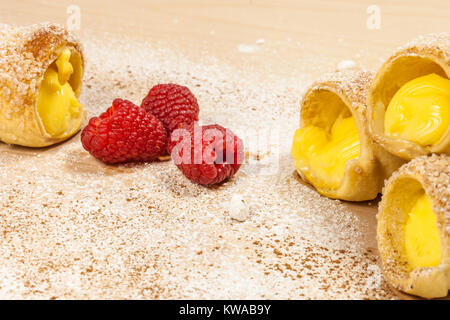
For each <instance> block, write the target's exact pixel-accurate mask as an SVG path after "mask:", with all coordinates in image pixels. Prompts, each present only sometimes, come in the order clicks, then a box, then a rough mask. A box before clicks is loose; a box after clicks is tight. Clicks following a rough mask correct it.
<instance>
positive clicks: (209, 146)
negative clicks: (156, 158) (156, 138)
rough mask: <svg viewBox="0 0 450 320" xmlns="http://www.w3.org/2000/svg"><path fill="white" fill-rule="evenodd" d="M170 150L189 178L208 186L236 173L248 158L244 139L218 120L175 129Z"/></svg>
mask: <svg viewBox="0 0 450 320" xmlns="http://www.w3.org/2000/svg"><path fill="white" fill-rule="evenodd" d="M168 150H169V152H170V153H171V155H172V159H173V161H174V163H175V164H176V165H177V167H178V168H179V169H180V170H181V171H182V172H183V173H184V175H185V176H186V177H187V178H188V179H190V180H192V181H193V182H196V183H199V184H202V185H207V186H209V185H213V184H216V183H220V182H222V181H224V180H225V179H227V178H230V177H232V176H233V175H234V174H235V173H236V172H237V171H238V170H239V168H240V166H241V164H242V162H243V160H244V143H243V142H242V140H241V139H239V138H238V137H237V136H236V135H235V134H234V133H233V132H231V130H228V129H225V128H224V127H222V126H219V125H217V124H215V125H209V126H198V125H197V124H194V125H191V126H186V127H183V128H180V129H177V130H175V131H174V132H173V133H172V135H171V136H170V138H169V143H168Z"/></svg>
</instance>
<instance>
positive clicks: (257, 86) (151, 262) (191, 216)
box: [0, 36, 394, 299]
mask: <svg viewBox="0 0 450 320" xmlns="http://www.w3.org/2000/svg"><path fill="white" fill-rule="evenodd" d="M82 40H83V42H84V44H85V49H86V57H87V64H86V66H87V70H86V74H85V78H84V88H83V89H84V90H83V95H82V98H81V100H82V103H83V104H84V105H85V106H86V107H87V110H88V114H89V116H93V115H97V114H99V113H100V112H102V111H104V110H105V109H106V108H107V107H109V106H110V104H111V101H112V100H113V99H114V98H116V97H121V98H125V99H129V100H131V101H133V102H135V103H137V104H139V103H140V102H141V100H142V98H143V97H144V96H145V94H146V93H147V92H148V90H149V89H150V88H151V87H152V86H153V85H155V84H157V83H168V82H175V83H179V84H183V85H187V86H188V87H189V88H191V90H192V91H193V92H194V94H195V95H196V96H197V98H198V101H199V104H200V109H201V112H200V118H201V119H202V121H203V122H204V123H213V122H218V123H220V124H221V125H224V126H226V127H229V128H230V129H232V130H233V131H234V132H236V133H237V134H238V135H242V136H244V135H246V132H247V130H248V129H249V128H250V129H253V130H263V129H267V128H272V130H273V132H274V134H277V135H278V141H279V146H278V147H279V148H278V150H279V151H280V154H279V159H278V158H277V157H275V159H277V162H276V163H275V164H274V163H271V164H272V165H276V170H274V171H273V172H271V171H270V170H271V168H273V166H272V165H268V166H266V167H264V166H261V167H262V168H264V169H261V170H254V169H253V168H254V166H257V165H258V163H260V162H263V160H264V159H265V158H261V157H264V156H265V154H266V153H264V150H262V151H261V154H256V155H255V154H253V155H251V157H252V159H256V160H254V162H255V164H253V165H250V164H244V165H243V167H242V169H241V170H240V171H239V172H238V173H237V175H236V176H235V177H234V178H233V179H231V180H230V181H228V182H226V183H225V184H223V185H221V186H218V187H214V188H209V189H208V188H204V187H201V186H198V185H195V184H192V183H191V182H189V181H188V180H187V179H186V178H185V177H184V176H183V175H182V174H181V173H180V172H179V170H178V169H177V168H176V167H175V166H174V165H173V164H171V162H170V161H167V162H156V163H150V164H129V165H122V166H106V165H103V164H101V163H100V162H98V161H96V160H95V159H93V158H92V157H91V156H90V155H89V154H88V153H87V152H86V151H85V150H84V149H83V148H82V146H81V143H80V138H79V135H77V136H76V137H74V138H72V139H71V140H70V141H68V142H66V143H64V144H60V145H58V146H55V147H53V148H47V149H43V150H30V149H22V148H17V147H8V146H6V145H0V148H1V150H2V152H0V181H1V183H0V219H1V221H2V223H1V224H0V239H1V244H2V245H1V246H0V265H1V266H2V269H1V272H0V298H44V299H47V298H52V299H55V298H59V299H61V298H82V299H84V298H91V299H94V298H109V299H115V298H118V299H120V298H136V299H155V298H172V299H177V298H191V299H197V298H199V299H207V298H215V299H255V298H274V299H283V298H290V299H302V298H312V299H314V298H315V299H327V298H330V299H346V298H358V299H359V298H393V297H394V296H393V295H392V293H391V292H390V291H389V289H388V287H387V285H386V283H385V281H384V280H383V277H382V276H381V272H380V270H379V269H378V268H376V267H374V265H375V264H376V259H377V257H376V252H375V250H374V249H372V248H367V245H365V237H366V236H365V235H364V234H362V233H361V231H360V230H361V228H362V226H363V222H362V221H360V220H359V219H358V218H357V216H355V215H354V214H352V212H351V211H350V210H349V209H348V208H347V207H346V206H345V205H343V204H342V203H341V202H339V201H334V200H330V199H326V198H324V197H321V196H319V195H318V194H317V193H316V192H314V191H313V190H311V189H310V188H309V187H307V186H305V185H304V184H302V183H300V182H299V181H298V179H297V178H296V176H295V175H294V174H293V171H294V170H293V167H292V164H291V159H290V155H289V150H290V143H291V138H292V134H293V132H294V130H295V129H296V128H297V127H298V117H299V110H298V103H299V99H300V95H301V93H302V92H304V90H305V89H306V87H307V86H308V85H309V84H310V82H311V80H312V79H309V78H307V76H305V75H302V74H300V73H296V72H293V73H292V76H291V77H277V76H276V75H270V76H267V75H261V74H258V73H257V72H248V71H249V70H248V69H246V68H237V67H232V66H231V65H227V64H224V63H220V62H219V61H217V60H216V59H214V58H213V57H208V56H205V57H203V56H202V57H200V58H201V59H199V61H190V60H189V59H187V58H186V57H183V56H182V55H181V54H180V53H179V52H177V51H176V50H171V49H164V48H161V47H159V46H157V45H150V44H147V43H136V42H134V41H132V40H131V39H122V40H119V39H112V38H110V37H106V36H105V38H104V39H98V40H96V39H93V38H92V37H88V36H84V37H82ZM305 63H306V62H305ZM244 142H245V141H244ZM258 159H259V160H258ZM236 194H241V195H244V200H245V204H246V205H247V206H248V208H249V209H250V210H251V214H249V215H248V216H247V217H246V219H245V220H244V221H243V222H238V221H236V220H234V219H229V218H228V215H229V204H230V199H232V197H233V195H236ZM244 210H245V208H244Z"/></svg>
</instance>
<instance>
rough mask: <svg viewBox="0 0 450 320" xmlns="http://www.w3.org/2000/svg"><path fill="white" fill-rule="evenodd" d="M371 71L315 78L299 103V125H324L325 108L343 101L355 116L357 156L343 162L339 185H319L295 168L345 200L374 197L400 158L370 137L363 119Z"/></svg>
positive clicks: (327, 193) (326, 191) (327, 192)
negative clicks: (358, 149)
mask: <svg viewBox="0 0 450 320" xmlns="http://www.w3.org/2000/svg"><path fill="white" fill-rule="evenodd" d="M372 78H373V75H372V73H370V72H367V71H360V70H353V69H352V70H347V71H343V72H336V73H330V74H327V75H325V76H323V77H322V78H320V79H319V80H318V81H316V82H315V83H314V84H313V85H312V86H311V87H310V88H309V89H308V90H307V92H306V93H305V95H304V96H303V99H302V101H301V103H300V105H301V109H300V127H301V128H304V127H306V126H308V125H315V126H319V127H324V123H323V118H324V117H326V116H327V113H328V110H327V108H331V107H332V106H335V105H336V104H343V105H345V107H346V108H348V109H349V110H350V112H351V114H352V115H353V119H354V120H355V123H356V126H357V129H358V134H359V140H360V156H359V157H358V158H356V159H352V160H349V161H347V162H346V165H345V174H344V177H343V178H342V180H341V183H340V185H339V187H338V188H336V189H330V188H321V187H319V186H316V185H314V182H313V181H309V180H308V179H307V178H306V176H305V174H303V173H302V172H301V171H298V173H299V175H300V176H301V177H302V179H303V180H305V181H307V182H309V183H310V184H312V185H313V186H314V187H315V188H316V190H317V191H318V192H319V193H320V194H322V195H324V196H327V197H330V198H334V199H342V200H348V201H365V200H371V199H374V198H376V196H377V195H378V193H379V192H381V189H382V187H383V182H384V179H386V178H387V177H389V176H390V175H391V174H392V172H394V171H395V170H396V169H397V168H398V167H400V166H401V165H402V164H403V161H402V160H400V159H398V158H397V157H394V156H393V155H391V154H390V153H388V152H386V151H385V150H384V149H383V148H381V147H380V146H379V145H378V144H376V143H374V141H373V140H372V139H371V137H370V135H369V133H368V129H367V121H366V112H365V111H366V94H367V91H368V88H369V84H370V82H371V81H372Z"/></svg>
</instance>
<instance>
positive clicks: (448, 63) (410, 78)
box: [367, 33, 450, 160]
mask: <svg viewBox="0 0 450 320" xmlns="http://www.w3.org/2000/svg"><path fill="white" fill-rule="evenodd" d="M449 76H450V34H448V33H441V34H432V35H425V36H421V37H419V38H417V39H415V40H413V41H412V42H410V43H409V44H407V45H406V46H404V47H402V48H400V49H399V50H398V51H397V52H395V53H394V54H393V55H392V56H391V57H390V58H389V59H388V60H387V61H386V62H385V63H384V64H383V65H382V66H381V68H380V69H379V70H378V72H377V74H376V76H375V78H374V80H373V82H372V84H371V87H370V90H369V94H368V96H367V118H368V120H369V132H370V134H371V135H372V137H373V139H374V140H375V141H377V142H378V143H379V144H381V145H382V146H383V147H384V148H385V149H386V150H388V151H389V152H391V153H392V154H395V155H397V156H398V157H401V158H403V159H405V160H411V159H413V158H414V157H417V156H420V155H427V154H430V153H444V154H448V155H450V80H449Z"/></svg>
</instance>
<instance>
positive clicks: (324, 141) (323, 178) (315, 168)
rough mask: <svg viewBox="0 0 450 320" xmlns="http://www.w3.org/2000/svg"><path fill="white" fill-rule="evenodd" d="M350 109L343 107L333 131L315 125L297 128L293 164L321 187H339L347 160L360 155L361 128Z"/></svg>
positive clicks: (293, 148) (292, 151)
mask: <svg viewBox="0 0 450 320" xmlns="http://www.w3.org/2000/svg"><path fill="white" fill-rule="evenodd" d="M349 113H350V112H349V111H348V110H343V112H341V113H340V114H339V116H338V117H337V119H336V120H335V122H334V123H333V125H332V126H331V130H330V131H327V130H326V129H324V128H321V127H318V126H314V125H310V126H306V127H304V128H301V129H298V130H296V131H295V134H294V139H293V143H292V149H291V155H292V158H293V159H294V165H295V167H296V169H297V170H298V171H300V172H301V173H302V174H303V175H304V176H305V177H306V178H307V179H308V180H309V181H310V182H311V183H313V184H314V185H315V186H316V187H318V188H331V189H337V188H338V187H339V185H340V183H341V181H342V178H343V177H344V174H345V164H346V162H347V161H349V160H351V159H355V158H358V157H359V154H360V142H359V135H358V129H357V127H356V123H355V120H354V119H353V117H352V116H351V115H348V114H349Z"/></svg>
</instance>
